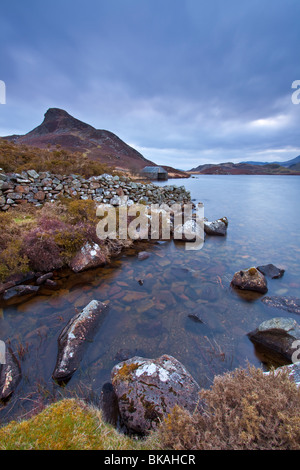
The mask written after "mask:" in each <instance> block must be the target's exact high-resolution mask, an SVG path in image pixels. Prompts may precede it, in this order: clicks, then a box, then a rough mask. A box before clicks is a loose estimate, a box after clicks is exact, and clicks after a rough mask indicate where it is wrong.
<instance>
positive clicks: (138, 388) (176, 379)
mask: <svg viewBox="0 0 300 470" xmlns="http://www.w3.org/2000/svg"><path fill="white" fill-rule="evenodd" d="M111 376H112V384H113V388H114V391H115V393H116V395H117V398H118V404H119V411H120V415H121V419H122V421H123V422H124V424H125V426H126V427H127V428H128V429H129V430H131V431H134V432H137V433H141V434H146V433H148V432H149V431H150V430H151V429H155V428H156V427H157V425H158V424H159V423H160V421H161V420H162V419H163V418H164V417H165V416H166V415H167V414H168V413H170V411H171V410H172V408H173V407H174V406H175V405H178V406H181V407H183V408H185V409H187V410H188V411H190V412H193V411H194V410H195V408H196V406H197V404H198V401H199V396H198V392H199V390H200V387H199V385H198V384H197V382H196V381H195V380H194V379H193V377H192V376H191V375H190V374H189V372H188V371H187V370H186V369H185V367H184V366H183V365H182V364H181V363H180V362H179V361H177V360H176V359H175V358H174V357H172V356H168V355H163V356H161V357H159V358H158V359H145V358H142V357H139V356H135V357H133V358H131V359H129V360H127V361H124V362H121V363H120V364H117V365H116V366H115V367H114V368H113V370H112V374H111Z"/></svg>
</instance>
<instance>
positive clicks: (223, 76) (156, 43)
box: [0, 0, 300, 169]
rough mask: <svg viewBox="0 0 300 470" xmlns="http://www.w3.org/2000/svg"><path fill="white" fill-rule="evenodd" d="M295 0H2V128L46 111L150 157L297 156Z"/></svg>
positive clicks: (18, 129)
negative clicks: (67, 115) (109, 135)
mask: <svg viewBox="0 0 300 470" xmlns="http://www.w3.org/2000/svg"><path fill="white" fill-rule="evenodd" d="M299 18H300V2H299V0H263V1H262V0H259V1H258V0H247V1H246V0H239V1H238V0H227V1H224V0H210V1H209V2H208V1H204V0H109V1H108V0H85V1H83V0H52V2H48V1H46V0H26V1H24V0H23V1H22V0H10V1H7V0H2V1H1V6H0V80H3V81H4V82H5V83H6V91H7V97H6V98H7V102H6V104H5V105H0V135H1V136H5V135H9V134H14V133H17V134H24V133H27V132H28V131H30V130H31V129H32V128H34V127H36V126H37V125H39V124H40V123H41V121H42V120H43V115H44V113H45V112H46V110H47V109H48V108H49V107H58V108H63V109H65V110H66V111H68V112H69V113H70V114H72V115H73V116H75V117H77V118H78V119H81V120H83V121H85V122H87V123H89V124H91V125H93V126H94V127H96V128H98V129H107V130H110V131H112V132H114V133H115V134H117V135H118V136H119V137H120V138H121V139H123V140H124V141H125V142H127V143H128V144H130V145H132V146H133V147H135V148H136V149H137V150H139V151H140V152H141V153H142V154H143V155H144V156H145V157H146V158H149V159H150V160H153V161H155V162H156V163H159V164H165V165H172V166H174V167H177V168H183V169H190V168H192V167H195V166H197V165H199V164H202V163H217V162H224V161H234V162H238V161H245V160H259V161H274V160H277V161H280V160H281V161H284V160H288V159H290V158H294V157H296V156H297V155H299V154H300V141H299V120H300V104H299V105H295V104H293V103H292V100H291V96H292V92H293V90H292V88H291V86H292V82H293V81H294V80H300V61H299V50H300V34H299V31H300V29H299Z"/></svg>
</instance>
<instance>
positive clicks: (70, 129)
mask: <svg viewBox="0 0 300 470" xmlns="http://www.w3.org/2000/svg"><path fill="white" fill-rule="evenodd" d="M6 139H7V140H11V141H13V142H15V143H20V144H26V145H32V146H34V147H40V148H48V147H49V145H50V146H57V145H59V146H60V147H61V148H63V149H66V150H69V151H71V152H80V153H82V154H84V155H85V156H88V158H90V159H91V160H98V161H100V162H101V163H105V164H107V165H108V166H112V165H114V166H117V167H119V168H126V169H128V168H132V169H140V168H144V167H145V166H147V165H153V162H151V161H150V160H147V159H146V158H145V157H143V155H141V154H140V153H139V152H138V151H137V150H135V149H134V148H132V147H130V146H129V145H127V144H126V143H125V142H123V141H122V140H121V139H120V138H119V137H118V136H116V135H115V134H113V133H112V132H110V131H106V130H101V129H95V127H93V126H91V125H90V124H86V123H85V122H83V121H80V120H79V119H76V118H74V117H73V116H71V114H69V113H67V111H65V110H64V109H60V108H49V109H48V110H47V111H46V113H45V114H44V120H43V122H42V123H41V124H40V125H39V126H37V127H36V128H35V129H33V130H32V131H30V132H28V133H27V134H25V135H18V136H7V137H6ZM154 165H155V164H154Z"/></svg>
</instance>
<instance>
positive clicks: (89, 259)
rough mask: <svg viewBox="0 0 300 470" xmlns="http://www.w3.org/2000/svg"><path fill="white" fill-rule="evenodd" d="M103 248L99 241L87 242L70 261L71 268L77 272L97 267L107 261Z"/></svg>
mask: <svg viewBox="0 0 300 470" xmlns="http://www.w3.org/2000/svg"><path fill="white" fill-rule="evenodd" d="M106 261H107V260H106V256H105V253H104V252H103V249H102V248H101V247H100V246H99V245H98V244H97V243H93V244H91V243H88V242H87V243H86V244H85V245H84V246H83V247H82V248H81V249H80V251H79V252H78V253H77V254H76V255H75V257H74V258H73V259H72V261H71V262H70V268H71V269H72V271H74V272H75V273H79V272H81V271H85V270H86V269H90V268H97V267H98V266H103V265H104V264H105V263H106Z"/></svg>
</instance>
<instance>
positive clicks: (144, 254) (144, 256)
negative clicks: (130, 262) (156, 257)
mask: <svg viewBox="0 0 300 470" xmlns="http://www.w3.org/2000/svg"><path fill="white" fill-rule="evenodd" d="M149 256H150V253H148V252H147V251H140V252H139V254H138V259H139V260H140V261H143V260H144V259H147V258H149Z"/></svg>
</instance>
